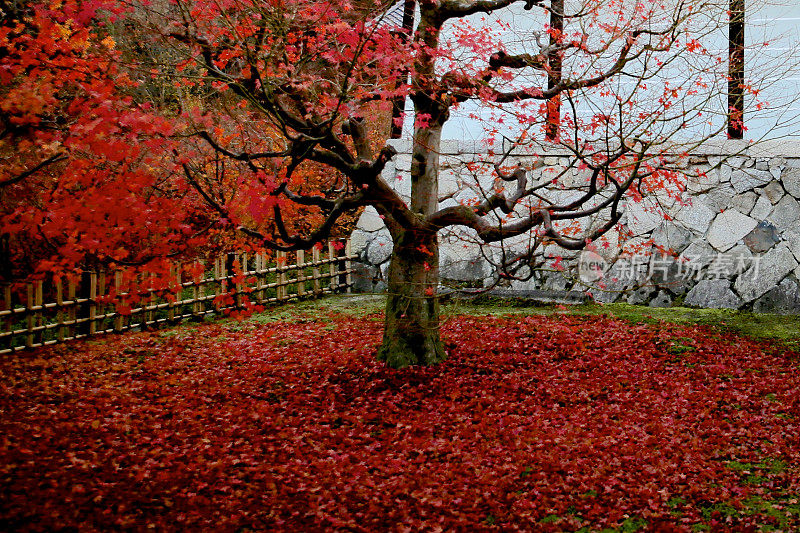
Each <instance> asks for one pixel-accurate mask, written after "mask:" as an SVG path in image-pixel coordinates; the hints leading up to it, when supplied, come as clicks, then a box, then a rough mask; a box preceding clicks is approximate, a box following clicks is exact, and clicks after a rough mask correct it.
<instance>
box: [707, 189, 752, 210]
mask: <svg viewBox="0 0 800 533" xmlns="http://www.w3.org/2000/svg"><path fill="white" fill-rule="evenodd" d="M700 197H701V198H702V199H703V201H704V202H705V203H706V204H708V207H709V208H710V209H711V210H712V211H715V212H717V213H719V212H720V211H725V210H726V209H728V208H729V207H730V205H731V202H732V201H733V199H734V198H735V197H736V191H735V190H733V187H731V186H730V185H727V184H725V185H724V186H719V187H716V188H715V189H712V190H710V191H708V192H707V193H705V194H703V195H702V196H700ZM743 212H744V211H743Z"/></svg>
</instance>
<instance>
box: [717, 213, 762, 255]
mask: <svg viewBox="0 0 800 533" xmlns="http://www.w3.org/2000/svg"><path fill="white" fill-rule="evenodd" d="M756 225H758V222H756V221H755V220H754V219H752V218H750V217H749V216H747V215H743V214H742V213H740V212H738V211H736V210H735V209H728V210H727V211H723V212H722V213H720V214H719V215H717V217H716V218H715V219H714V222H712V223H711V228H709V230H708V234H707V235H706V239H707V240H708V244H710V245H711V246H713V247H714V248H716V249H717V250H719V251H720V252H724V251H725V250H729V249H730V248H732V247H733V246H734V245H735V244H736V243H737V242H739V240H740V239H742V238H743V237H744V236H745V235H747V234H748V233H750V232H751V231H753V228H755V227H756Z"/></svg>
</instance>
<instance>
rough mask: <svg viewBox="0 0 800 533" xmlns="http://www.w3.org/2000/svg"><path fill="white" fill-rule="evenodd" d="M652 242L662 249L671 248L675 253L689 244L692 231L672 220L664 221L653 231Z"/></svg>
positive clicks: (667, 249) (668, 249)
mask: <svg viewBox="0 0 800 533" xmlns="http://www.w3.org/2000/svg"><path fill="white" fill-rule="evenodd" d="M652 238H653V244H655V245H656V246H658V247H660V248H662V249H663V250H664V251H670V250H672V251H673V252H675V253H676V254H679V253H681V252H682V251H683V250H685V249H686V247H687V246H689V242H690V241H691V238H692V233H691V232H690V231H689V230H687V229H686V228H684V227H683V226H680V225H678V224H675V223H674V222H670V221H664V222H662V223H661V225H660V226H658V228H656V230H655V231H654V232H653V236H652Z"/></svg>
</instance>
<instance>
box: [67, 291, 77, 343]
mask: <svg viewBox="0 0 800 533" xmlns="http://www.w3.org/2000/svg"><path fill="white" fill-rule="evenodd" d="M77 292H78V291H77V290H76V287H75V281H74V280H72V279H70V280H69V284H68V285H67V300H69V301H70V306H69V311H68V312H67V319H68V320H69V321H70V322H72V325H71V326H67V333H68V335H67V336H68V337H74V336H75V335H77V334H78V328H77V325H76V324H75V321H76V320H77V319H78V304H76V303H75V297H76V296H75V295H76V294H77ZM70 328H72V329H70Z"/></svg>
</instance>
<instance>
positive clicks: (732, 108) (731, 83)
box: [728, 0, 745, 139]
mask: <svg viewBox="0 0 800 533" xmlns="http://www.w3.org/2000/svg"><path fill="white" fill-rule="evenodd" d="M729 2H730V3H729V9H730V15H729V17H730V19H729V23H728V137H729V138H731V139H742V138H744V14H745V0H729Z"/></svg>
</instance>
